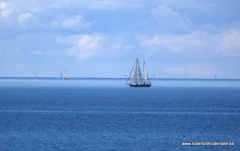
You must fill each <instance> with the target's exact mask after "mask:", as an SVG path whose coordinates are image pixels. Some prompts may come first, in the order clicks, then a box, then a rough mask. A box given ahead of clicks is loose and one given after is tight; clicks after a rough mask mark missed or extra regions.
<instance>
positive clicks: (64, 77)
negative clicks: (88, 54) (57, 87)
mask: <svg viewBox="0 0 240 151" xmlns="http://www.w3.org/2000/svg"><path fill="white" fill-rule="evenodd" d="M67 78H68V77H67V73H66V70H65V72H64V76H63V79H64V80H65V79H67Z"/></svg>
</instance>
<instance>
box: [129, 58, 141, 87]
mask: <svg viewBox="0 0 240 151" xmlns="http://www.w3.org/2000/svg"><path fill="white" fill-rule="evenodd" d="M137 83H139V84H140V83H143V81H142V75H141V70H140V67H139V63H138V59H136V68H135V71H134V74H133V76H132V80H131V84H137Z"/></svg>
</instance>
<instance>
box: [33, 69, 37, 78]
mask: <svg viewBox="0 0 240 151" xmlns="http://www.w3.org/2000/svg"><path fill="white" fill-rule="evenodd" d="M33 73H34V76H35V78H36V77H37V74H36V73H35V72H34V70H33Z"/></svg>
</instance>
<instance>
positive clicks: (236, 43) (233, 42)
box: [220, 30, 240, 56]
mask: <svg viewBox="0 0 240 151" xmlns="http://www.w3.org/2000/svg"><path fill="white" fill-rule="evenodd" d="M220 47H221V48H220V53H222V54H223V55H225V56H240V32H239V31H238V30H230V31H229V32H228V33H227V34H226V35H225V36H224V37H223V41H222V43H221V45H220Z"/></svg>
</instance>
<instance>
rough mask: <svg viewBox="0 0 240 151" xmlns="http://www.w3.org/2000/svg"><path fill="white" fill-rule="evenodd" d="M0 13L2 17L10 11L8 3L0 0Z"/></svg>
mask: <svg viewBox="0 0 240 151" xmlns="http://www.w3.org/2000/svg"><path fill="white" fill-rule="evenodd" d="M0 12H1V13H0V14H1V16H2V17H8V16H9V15H10V14H11V13H12V9H11V8H10V3H6V2H2V3H0Z"/></svg>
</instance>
